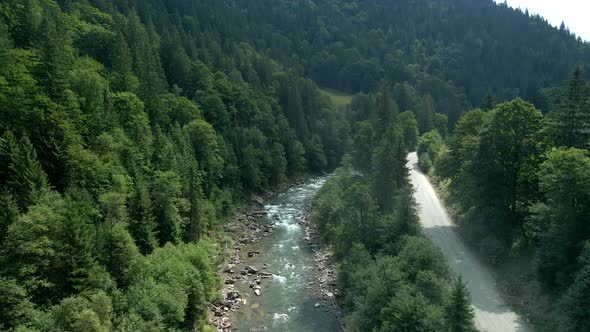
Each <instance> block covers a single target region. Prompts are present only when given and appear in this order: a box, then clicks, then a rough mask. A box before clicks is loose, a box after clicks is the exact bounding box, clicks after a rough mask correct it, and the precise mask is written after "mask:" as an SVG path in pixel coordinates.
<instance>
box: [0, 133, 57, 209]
mask: <svg viewBox="0 0 590 332" xmlns="http://www.w3.org/2000/svg"><path fill="white" fill-rule="evenodd" d="M5 138H6V139H7V140H8V141H9V142H7V143H6V144H8V146H10V147H11V148H12V149H15V150H13V151H11V152H10V156H11V162H10V165H9V167H8V169H9V170H10V173H11V174H10V175H11V178H10V180H9V181H8V185H9V187H10V188H11V189H12V192H13V193H14V195H15V199H16V201H17V203H18V204H19V207H20V208H21V209H26V208H27V207H28V206H29V205H31V204H34V203H36V202H38V200H39V199H40V198H41V197H42V196H43V195H45V194H46V193H47V191H48V190H49V180H48V179H47V174H45V172H44V171H43V169H42V168H41V165H40V164H39V161H38V160H37V153H36V152H35V148H34V147H33V145H32V144H31V141H30V140H29V138H28V137H27V136H23V137H21V139H20V142H19V143H18V144H15V143H14V140H15V138H14V136H11V135H10V134H8V136H5ZM11 140H12V142H10V141H11Z"/></svg>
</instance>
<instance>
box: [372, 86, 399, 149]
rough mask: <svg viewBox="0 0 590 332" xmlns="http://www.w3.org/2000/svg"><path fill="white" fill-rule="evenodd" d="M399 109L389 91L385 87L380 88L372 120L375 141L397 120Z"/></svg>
mask: <svg viewBox="0 0 590 332" xmlns="http://www.w3.org/2000/svg"><path fill="white" fill-rule="evenodd" d="M398 113H399V109H398V106H397V104H396V103H395V101H394V100H393V99H392V98H391V95H390V93H389V89H388V87H387V86H386V85H383V86H382V87H381V91H380V93H379V95H378V96H377V110H376V113H375V118H374V125H373V127H374V128H375V135H376V139H378V140H379V139H380V138H381V136H383V135H384V134H385V132H386V131H387V130H388V128H389V126H391V125H392V124H393V122H394V120H395V119H397V116H398Z"/></svg>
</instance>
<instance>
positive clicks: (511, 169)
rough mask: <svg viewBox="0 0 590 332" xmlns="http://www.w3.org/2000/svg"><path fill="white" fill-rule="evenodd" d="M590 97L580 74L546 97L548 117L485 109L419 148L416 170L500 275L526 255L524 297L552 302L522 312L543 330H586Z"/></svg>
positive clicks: (512, 106) (506, 107)
mask: <svg viewBox="0 0 590 332" xmlns="http://www.w3.org/2000/svg"><path fill="white" fill-rule="evenodd" d="M589 91H590V90H589V87H588V85H587V83H586V82H585V80H584V79H583V75H582V72H581V69H580V68H579V67H577V68H576V69H575V71H574V73H573V75H572V78H571V80H570V82H569V83H568V85H566V86H564V87H562V88H558V89H552V90H549V91H547V96H546V97H547V98H548V99H549V100H551V103H550V105H551V107H550V108H549V109H548V110H546V113H545V114H542V113H541V111H539V110H537V109H536V108H535V106H534V105H533V104H531V103H528V102H525V101H524V100H522V99H515V100H513V101H510V102H505V103H500V104H497V105H494V104H489V105H488V106H487V108H486V109H483V110H482V109H476V110H472V111H468V112H466V113H464V114H463V115H462V116H461V118H460V119H459V121H458V122H457V124H456V126H455V128H454V131H453V133H452V135H451V136H450V137H449V138H448V139H447V140H445V141H444V143H443V141H442V140H441V139H440V136H439V135H437V134H432V133H427V134H425V135H423V136H421V137H420V139H419V143H418V154H419V156H420V158H421V160H420V165H421V167H423V170H425V171H426V172H430V173H431V175H433V176H434V178H435V179H437V180H438V182H439V187H440V188H442V189H443V193H444V194H445V196H446V200H447V202H448V203H450V204H451V205H452V207H453V210H454V211H455V212H456V219H457V221H458V222H459V224H460V226H461V230H462V232H463V233H464V235H465V238H466V239H467V240H468V241H469V242H471V243H472V245H473V246H474V247H475V248H476V249H477V250H478V251H479V253H480V254H481V256H482V257H484V258H485V259H486V260H488V262H490V263H491V264H496V265H499V266H501V265H502V264H503V263H504V262H507V261H509V260H511V259H518V257H519V256H525V257H529V256H530V255H531V252H532V255H533V257H534V263H533V265H534V271H533V278H534V279H533V280H530V281H529V283H528V285H526V283H525V286H526V287H525V288H529V287H530V288H531V289H533V290H534V289H536V287H535V286H534V283H536V282H538V283H540V285H541V286H542V288H541V289H542V290H537V292H536V293H535V292H534V291H533V294H532V296H533V297H535V296H536V297H537V298H540V297H542V296H546V297H549V299H551V300H549V301H548V302H550V303H547V305H546V306H545V307H540V308H539V307H538V305H537V303H530V304H528V306H529V307H531V308H532V307H537V308H536V309H535V310H537V311H536V312H532V315H533V316H534V318H535V320H536V321H539V322H543V324H542V325H544V326H542V327H541V329H543V330H547V331H552V330H553V331H554V330H559V331H580V330H587V329H590V319H589V317H588V314H587V313H588V312H590V303H589V302H588V301H587V300H585V299H587V298H588V297H589V296H590V293H589V292H590V279H589V278H588V271H589V270H590V265H589V262H590V261H589V260H588V254H589V252H590V251H589V250H590V249H589V248H590V228H589V227H588V220H590V154H589V148H590V145H589V140H588V139H589V135H588V128H590V103H589V96H590V93H589ZM433 165H434V166H433ZM526 271H527V267H526V266H525V267H523V269H522V270H521V271H520V272H521V273H522V272H524V273H526ZM521 291H522V290H521ZM525 293H526V292H523V293H521V294H525ZM527 300H529V301H535V298H528V299H527ZM538 300H539V301H540V299H538Z"/></svg>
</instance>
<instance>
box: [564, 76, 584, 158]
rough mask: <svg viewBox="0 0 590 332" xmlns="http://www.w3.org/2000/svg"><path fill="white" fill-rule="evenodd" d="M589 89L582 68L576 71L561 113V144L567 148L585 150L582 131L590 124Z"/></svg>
mask: <svg viewBox="0 0 590 332" xmlns="http://www.w3.org/2000/svg"><path fill="white" fill-rule="evenodd" d="M587 99H588V96H587V87H586V82H585V81H584V74H583V72H582V68H581V67H580V66H577V67H576V68H575V69H574V72H573V74H572V78H571V80H570V82H569V86H568V91H567V99H566V101H565V105H564V106H563V108H562V109H561V110H560V112H559V127H560V128H561V135H560V136H561V142H560V143H561V144H564V145H565V146H567V147H579V148H584V147H585V146H584V145H585V143H586V142H584V140H583V136H582V133H581V131H582V129H584V127H585V126H586V125H587V124H588V123H589V121H588V120H590V119H589V116H590V114H588V107H589V106H588V104H587Z"/></svg>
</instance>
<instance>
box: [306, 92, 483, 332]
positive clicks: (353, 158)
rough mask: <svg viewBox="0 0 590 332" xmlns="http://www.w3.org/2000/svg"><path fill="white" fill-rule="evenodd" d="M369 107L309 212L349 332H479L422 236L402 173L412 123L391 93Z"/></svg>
mask: <svg viewBox="0 0 590 332" xmlns="http://www.w3.org/2000/svg"><path fill="white" fill-rule="evenodd" d="M370 101H371V102H372V103H371V104H369V106H368V107H369V108H368V109H366V111H367V113H368V114H369V117H368V118H367V119H365V120H364V121H362V122H360V123H359V127H360V129H359V130H358V133H357V134H356V136H355V137H354V142H353V149H352V152H351V155H347V157H346V158H345V159H344V161H343V166H342V167H341V168H339V169H337V170H336V172H335V175H334V177H332V178H331V179H329V180H328V182H327V183H326V184H325V185H324V186H323V187H322V189H321V191H320V192H319V194H318V195H317V197H316V198H315V200H314V202H313V205H312V209H311V211H312V221H313V222H314V223H315V224H317V226H318V231H319V233H320V236H321V238H322V240H323V242H324V243H326V244H328V245H329V246H331V247H333V248H334V252H335V255H336V259H337V261H338V263H339V274H338V280H337V284H338V287H339V289H341V290H342V292H343V294H342V299H341V301H340V304H341V306H342V310H343V314H344V321H345V326H346V330H348V331H359V332H360V331H382V332H387V331H465V332H468V331H476V329H475V325H474V321H473V309H472V308H471V305H470V299H469V293H468V292H467V290H466V288H465V285H464V284H463V282H462V280H461V279H460V278H458V277H456V276H455V275H454V274H453V273H452V272H451V271H450V269H449V267H448V266H447V264H446V258H445V257H444V256H443V254H442V253H441V252H440V250H439V249H438V248H437V247H436V246H435V245H434V244H433V243H432V242H430V240H428V239H427V238H426V237H425V236H424V235H423V234H422V233H421V226H420V223H419V220H418V213H417V208H418V207H417V206H416V202H415V201H414V198H413V196H412V194H413V188H412V187H411V185H410V183H409V179H408V169H407V168H406V155H407V153H408V151H410V150H413V149H414V148H415V145H416V139H417V136H418V126H417V121H416V119H415V117H414V115H413V113H411V112H404V113H399V111H398V107H397V105H396V103H395V101H394V100H393V99H391V96H390V95H389V93H388V89H383V90H382V91H381V92H380V93H379V94H377V95H375V96H371V98H370ZM444 128H445V129H446V127H444ZM441 131H442V130H441Z"/></svg>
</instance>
